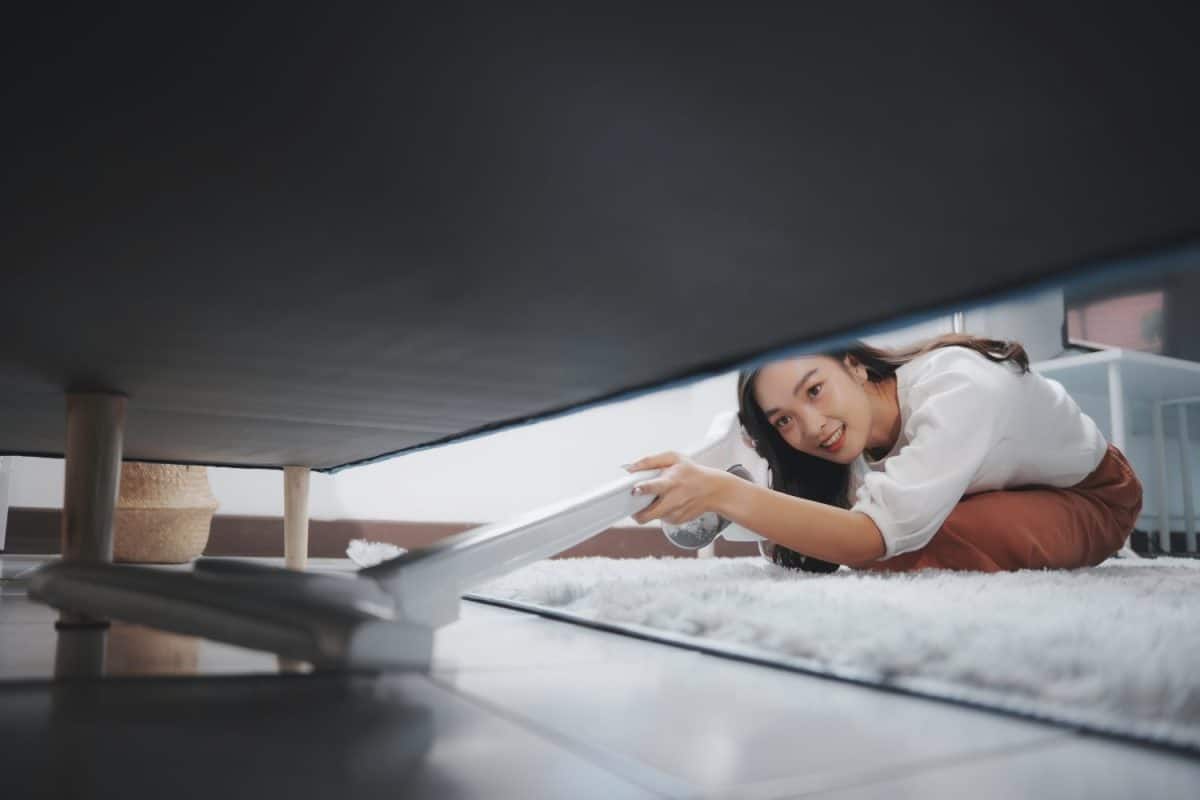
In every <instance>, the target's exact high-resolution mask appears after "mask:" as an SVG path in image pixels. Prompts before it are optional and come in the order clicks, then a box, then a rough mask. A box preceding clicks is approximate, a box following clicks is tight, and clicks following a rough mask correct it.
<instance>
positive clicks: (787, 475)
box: [738, 333, 1029, 572]
mask: <svg viewBox="0 0 1200 800" xmlns="http://www.w3.org/2000/svg"><path fill="white" fill-rule="evenodd" d="M942 347H967V348H970V349H971V350H974V351H975V352H977V353H979V354H981V355H983V356H986V357H987V358H988V359H990V360H991V361H994V362H996V363H1006V362H1007V363H1011V364H1014V365H1015V366H1016V367H1018V368H1019V369H1020V371H1021V373H1022V374H1024V373H1026V372H1028V371H1029V356H1028V355H1027V354H1026V353H1025V348H1024V347H1022V346H1021V345H1020V343H1018V342H1008V341H1002V340H999V339H984V338H981V337H978V336H971V335H969V334H965V333H950V334H946V335H944V336H938V337H936V338H933V339H927V340H925V341H922V342H919V343H917V344H915V345H913V346H911V347H904V348H896V349H887V348H882V347H872V346H871V345H868V344H865V343H863V342H853V343H852V344H850V345H847V346H845V347H840V348H835V349H833V350H829V351H826V352H824V353H820V354H819V355H824V356H828V357H830V358H833V359H835V360H837V361H838V363H840V364H842V365H843V368H844V367H845V362H846V359H847V357H850V358H851V359H853V360H854V361H855V362H856V363H857V364H861V365H862V366H863V367H865V368H866V371H867V380H869V381H871V382H872V383H879V382H881V381H883V380H886V379H888V378H890V377H892V376H893V375H895V374H896V369H897V368H899V367H900V366H902V365H904V364H907V363H908V362H910V361H912V360H913V359H914V358H917V357H918V356H922V355H924V354H925V353H928V352H930V351H932V350H937V349H939V348H942ZM759 369H761V368H755V369H752V370H747V371H745V372H742V373H741V375H739V376H738V418H739V420H740V421H741V423H742V427H743V428H744V429H745V431H746V433H747V435H748V436H749V437H750V438H751V439H752V440H753V442H754V449H755V451H756V452H757V453H758V454H759V455H760V456H762V457H763V458H764V459H766V461H767V464H768V466H770V468H771V488H772V489H774V490H776V491H779V492H783V493H785V494H790V495H794V496H795V497H803V498H805V499H807V500H815V501H817V502H819V503H825V504H827V505H832V506H838V507H840V508H849V507H850V505H851V503H850V498H849V497H847V493H848V491H849V480H850V466H849V465H848V464H836V463H834V462H832V461H826V460H825V459H823V458H819V457H817V456H814V455H809V454H808V453H803V452H801V451H799V450H796V449H795V448H793V447H792V446H791V445H789V444H788V443H787V442H785V441H784V440H783V437H782V436H780V435H779V431H777V430H775V427H774V426H773V425H771V424H770V423H769V422H767V418H766V415H764V414H763V412H762V409H761V408H760V407H759V405H758V401H757V400H756V399H755V397H754V384H755V381H756V380H757V378H758V373H759ZM771 559H772V560H773V561H774V562H775V563H776V564H779V565H781V566H784V567H791V568H793V569H797V568H798V569H803V570H806V571H808V572H832V571H834V570H836V569H837V568H838V565H837V564H832V563H830V562H828V561H822V560H821V559H817V558H812V557H811V556H805V555H803V554H801V553H798V552H796V551H795V550H792V549H790V548H787V547H783V546H782V545H775V547H774V548H773V550H772V552H771Z"/></svg>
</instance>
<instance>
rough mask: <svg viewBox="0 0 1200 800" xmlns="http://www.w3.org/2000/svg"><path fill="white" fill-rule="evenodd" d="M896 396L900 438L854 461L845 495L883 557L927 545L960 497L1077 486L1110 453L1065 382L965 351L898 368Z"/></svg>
mask: <svg viewBox="0 0 1200 800" xmlns="http://www.w3.org/2000/svg"><path fill="white" fill-rule="evenodd" d="M896 392H897V396H898V399H899V402H900V420H901V431H900V436H899V438H898V439H897V440H896V444H895V446H894V447H892V449H891V451H890V452H889V453H888V454H887V455H886V456H884V457H883V458H881V459H879V460H878V461H874V460H871V459H869V458H868V457H866V456H865V454H864V455H863V456H859V457H858V458H856V459H855V460H854V461H853V462H852V463H851V469H850V485H849V494H848V495H847V496H848V497H849V498H851V499H852V500H853V505H852V507H851V510H852V511H861V512H863V513H864V514H866V515H867V516H869V517H870V518H871V519H872V520H874V521H875V524H876V525H877V526H878V527H879V530H880V532H881V533H882V534H883V541H884V544H885V545H886V547H887V550H886V552H885V553H884V555H883V557H882V559H887V558H891V557H893V556H896V555H899V554H901V553H907V552H910V551H912V550H919V549H921V548H922V547H924V546H925V545H926V544H928V543H929V540H930V539H932V538H933V535H934V534H935V533H937V531H938V529H939V528H941V526H942V523H943V522H944V521H945V520H946V517H948V516H949V515H950V512H951V511H952V510H953V509H954V506H955V505H956V504H957V503H958V501H959V500H961V499H962V498H963V497H964V496H966V495H970V494H975V493H977V492H986V491H991V490H995V489H1008V488H1013V487H1017V486H1028V485H1032V484H1037V485H1042V486H1054V487H1059V488H1065V487H1068V486H1074V485H1075V484H1077V483H1079V482H1080V481H1082V480H1083V479H1084V478H1086V477H1087V476H1088V475H1089V474H1090V473H1091V472H1092V471H1093V470H1094V469H1095V468H1096V467H1097V466H1098V465H1099V464H1100V461H1101V460H1102V459H1103V458H1104V454H1105V452H1106V450H1107V448H1108V443H1107V442H1106V441H1105V439H1104V436H1103V435H1102V434H1101V433H1100V430H1099V428H1097V427H1096V423H1095V422H1093V421H1092V419H1091V417H1089V416H1088V415H1086V414H1084V413H1083V412H1082V411H1080V409H1079V406H1078V405H1076V404H1075V401H1074V400H1072V399H1071V397H1070V395H1068V394H1067V392H1066V390H1065V389H1063V387H1062V384H1060V383H1058V382H1057V381H1054V380H1051V379H1049V378H1045V377H1043V376H1041V375H1039V374H1037V373H1034V372H1029V373H1025V374H1020V373H1019V372H1018V371H1017V367H1016V366H1015V365H1013V364H1009V363H1005V364H998V363H996V362H993V361H990V360H989V359H988V358H987V357H986V356H983V355H981V354H979V353H977V352H975V351H974V350H971V349H969V348H966V347H958V346H952V347H944V348H940V349H938V350H934V351H932V352H929V353H926V354H924V355H921V356H918V357H917V358H915V359H913V360H912V361H910V362H909V363H907V364H904V365H903V366H901V367H899V368H898V369H897V370H896ZM882 559H881V560H882Z"/></svg>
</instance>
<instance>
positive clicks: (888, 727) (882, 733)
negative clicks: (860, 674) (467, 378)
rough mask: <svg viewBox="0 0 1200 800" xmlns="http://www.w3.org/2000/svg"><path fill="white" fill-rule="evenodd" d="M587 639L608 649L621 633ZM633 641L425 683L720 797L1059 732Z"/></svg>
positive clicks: (925, 761) (617, 765)
mask: <svg viewBox="0 0 1200 800" xmlns="http://www.w3.org/2000/svg"><path fill="white" fill-rule="evenodd" d="M591 633H594V634H595V635H596V636H608V637H611V638H612V639H613V640H614V644H616V643H619V640H620V639H621V638H623V637H616V636H613V635H611V634H603V633H600V632H591ZM638 645H639V646H641V647H643V648H657V649H658V650H659V651H661V652H660V653H659V655H658V657H656V658H647V659H644V660H643V661H641V662H639V663H625V662H621V661H617V662H612V663H594V664H583V665H577V666H571V667H567V666H563V667H544V668H531V669H525V670H511V671H458V672H453V673H448V674H442V675H437V676H435V677H436V679H437V680H439V681H441V682H443V683H445V684H446V685H448V686H453V687H454V688H456V689H457V690H459V691H461V692H463V693H465V694H468V695H471V696H474V697H476V698H477V699H478V700H479V701H480V702H483V703H487V704H489V705H491V706H493V707H495V708H497V709H499V710H503V711H504V712H505V713H508V714H511V715H513V716H514V717H515V718H520V719H524V720H527V721H528V723H529V724H531V725H536V726H539V727H540V728H543V729H546V730H550V731H554V732H555V733H557V734H558V735H561V736H563V737H568V738H571V739H574V740H576V741H578V742H579V743H580V745H581V746H583V747H587V748H589V749H590V750H591V751H592V752H594V753H596V758H597V759H599V760H601V761H602V762H603V763H606V764H607V765H608V766H610V767H611V768H613V769H625V768H626V767H628V765H629V764H631V763H633V764H641V765H644V766H645V767H647V768H649V769H650V770H652V771H653V772H654V773H655V774H665V775H669V776H673V777H675V778H677V779H679V780H682V781H684V782H685V783H687V784H689V785H693V786H697V787H700V788H702V789H704V790H706V791H725V790H733V789H734V788H735V787H745V791H742V790H741V789H738V790H737V791H735V792H734V794H735V795H738V796H746V797H749V796H753V795H754V794H756V792H752V791H751V788H752V787H753V786H754V785H756V784H763V783H766V784H771V783H772V782H775V781H781V780H785V779H788V780H790V779H795V778H799V777H803V778H805V780H807V781H808V786H810V787H811V788H820V787H827V786H837V785H842V784H843V783H844V782H845V781H846V780H847V779H848V778H849V777H851V776H855V775H859V774H862V773H864V772H866V771H867V770H868V766H869V767H870V769H871V770H878V769H880V768H886V767H891V766H897V767H899V766H904V765H909V766H911V765H914V764H919V765H930V764H936V763H947V762H951V761H954V760H957V759H961V758H964V757H967V756H970V755H973V754H980V753H987V752H991V751H996V750H1000V749H1003V748H1010V747H1014V746H1019V745H1024V744H1030V743H1033V742H1039V741H1048V740H1053V739H1057V738H1062V737H1065V736H1068V735H1070V734H1069V733H1068V732H1066V731H1064V730H1062V729H1059V728H1055V727H1052V726H1047V725H1041V724H1037V723H1030V722H1026V721H1023V720H1015V719H1010V718H1006V717H1003V716H998V715H994V714H989V713H986V712H980V711H976V710H973V709H966V708H960V707H955V706H951V705H948V704H944V703H937V702H931V701H928V700H922V699H917V698H911V697H906V696H902V695H897V694H893V693H888V692H882V691H876V690H871V689H866V688H862V687H859V686H854V685H850V684H845V683H841V682H837V681H831V680H826V679H821V678H815V677H811V676H806V675H800V674H796V673H789V672H785V671H782V670H774V669H770V668H766V667H759V666H755V665H751V664H744V663H739V662H735V661H731V660H728V659H723V658H718V657H715V656H709V655H705V654H702V653H695V652H690V651H685V650H678V649H674V648H668V647H664V646H661V645H654V644H650V643H642V642H639V643H638ZM605 758H611V759H612V760H611V761H604V759H605ZM628 774H631V775H636V774H637V768H636V767H634V770H633V772H630V773H628ZM768 789H769V786H768ZM770 791H773V790H770ZM767 795H768V796H769V791H768V792H767Z"/></svg>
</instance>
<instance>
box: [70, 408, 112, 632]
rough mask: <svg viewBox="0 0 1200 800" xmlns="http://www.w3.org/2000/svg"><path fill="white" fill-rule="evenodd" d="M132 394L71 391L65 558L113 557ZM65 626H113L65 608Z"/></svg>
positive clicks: (93, 559)
mask: <svg viewBox="0 0 1200 800" xmlns="http://www.w3.org/2000/svg"><path fill="white" fill-rule="evenodd" d="M125 408H126V398H125V397H124V396H122V395H117V394H100V393H82V392H81V393H71V394H68V395H67V446H66V451H65V452H66V464H65V480H64V484H63V514H62V557H63V561H66V562H71V561H86V562H101V563H109V562H111V561H112V552H113V551H112V540H113V509H114V507H115V506H116V504H117V490H118V489H119V488H120V484H121V450H122V447H123V445H124V440H125ZM58 624H59V626H60V627H72V626H87V625H107V624H108V623H107V622H106V621H104V620H100V619H95V618H92V617H89V616H87V615H86V614H82V613H79V612H73V611H63V612H62V613H61V614H60V616H59V622H58Z"/></svg>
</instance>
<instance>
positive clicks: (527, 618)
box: [433, 601, 679, 674]
mask: <svg viewBox="0 0 1200 800" xmlns="http://www.w3.org/2000/svg"><path fill="white" fill-rule="evenodd" d="M678 652H679V651H678V650H676V649H674V648H665V647H662V646H660V645H657V644H651V645H649V646H648V645H647V643H646V642H644V641H641V640H638V639H635V638H633V637H629V636H612V635H608V634H603V633H598V632H597V631H594V630H591V629H589V628H586V627H584V626H581V625H569V624H563V623H562V622H559V621H557V620H551V619H546V618H544V617H540V616H537V615H536V614H530V613H526V612H522V611H513V610H510V609H505V608H499V607H496V606H490V605H486V604H483V603H475V602H472V601H463V603H462V605H461V616H460V618H459V620H458V621H457V622H455V623H453V624H451V625H448V626H446V627H445V628H442V629H441V630H439V631H438V632H437V635H436V636H435V637H434V646H433V672H434V673H435V674H443V673H449V672H455V671H459V670H466V669H471V670H477V669H483V670H490V669H515V668H526V667H544V666H563V665H571V664H600V663H614V662H622V663H629V664H640V663H643V662H646V661H653V660H657V659H661V658H675V657H676V656H677V653H678Z"/></svg>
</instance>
